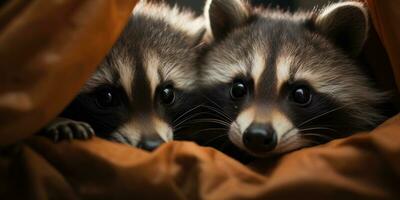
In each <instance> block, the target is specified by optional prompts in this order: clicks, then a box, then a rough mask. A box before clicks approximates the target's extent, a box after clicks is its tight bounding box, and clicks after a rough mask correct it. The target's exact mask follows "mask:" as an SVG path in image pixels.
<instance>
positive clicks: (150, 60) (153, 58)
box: [143, 51, 161, 96]
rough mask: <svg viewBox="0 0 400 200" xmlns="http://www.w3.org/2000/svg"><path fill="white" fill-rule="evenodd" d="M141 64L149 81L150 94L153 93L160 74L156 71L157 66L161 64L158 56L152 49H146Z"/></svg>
mask: <svg viewBox="0 0 400 200" xmlns="http://www.w3.org/2000/svg"><path fill="white" fill-rule="evenodd" d="M143 64H144V65H143V66H144V68H145V72H146V76H147V79H148V80H149V82H150V88H151V94H152V96H153V95H154V94H155V91H156V88H157V86H158V84H159V83H160V75H159V73H158V69H159V66H160V65H161V63H160V59H159V56H157V54H156V53H154V52H153V51H148V52H147V53H146V54H145V55H144V62H143Z"/></svg>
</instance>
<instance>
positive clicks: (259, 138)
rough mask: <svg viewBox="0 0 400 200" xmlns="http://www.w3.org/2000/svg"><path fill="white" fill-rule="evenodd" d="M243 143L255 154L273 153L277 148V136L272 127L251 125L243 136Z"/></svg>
mask: <svg viewBox="0 0 400 200" xmlns="http://www.w3.org/2000/svg"><path fill="white" fill-rule="evenodd" d="M243 143H244V146H245V147H246V148H248V149H249V150H251V151H254V152H266V151H271V150H272V149H274V148H275V147H276V144H277V136H276V133H275V130H274V128H273V127H272V126H271V125H262V124H251V125H250V126H249V127H248V128H247V129H246V131H245V132H244V134H243Z"/></svg>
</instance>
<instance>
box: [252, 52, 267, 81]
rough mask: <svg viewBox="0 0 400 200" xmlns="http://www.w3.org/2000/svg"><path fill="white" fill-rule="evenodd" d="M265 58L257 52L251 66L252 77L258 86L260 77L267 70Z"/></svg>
mask: <svg viewBox="0 0 400 200" xmlns="http://www.w3.org/2000/svg"><path fill="white" fill-rule="evenodd" d="M265 65H266V63H265V56H264V55H263V54H262V53H261V52H260V51H257V50H256V51H255V53H254V58H253V64H252V66H251V76H252V77H253V80H254V85H258V82H259V80H260V77H261V75H262V73H263V71H264V70H265Z"/></svg>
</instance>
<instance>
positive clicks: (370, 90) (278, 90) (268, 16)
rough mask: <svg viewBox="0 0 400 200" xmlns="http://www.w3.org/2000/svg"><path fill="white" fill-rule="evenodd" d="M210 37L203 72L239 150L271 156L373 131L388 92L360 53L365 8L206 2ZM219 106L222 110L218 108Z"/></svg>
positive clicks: (224, 0) (227, 0)
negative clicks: (367, 71)
mask: <svg viewBox="0 0 400 200" xmlns="http://www.w3.org/2000/svg"><path fill="white" fill-rule="evenodd" d="M207 6H208V9H206V10H208V12H207V13H206V16H207V20H208V23H209V24H208V25H207V26H208V30H209V33H210V34H209V37H211V38H212V40H213V42H214V44H213V46H212V48H211V50H210V51H209V52H207V53H206V55H205V56H204V59H203V64H202V69H201V71H202V72H201V79H202V83H203V85H204V88H205V89H206V91H209V92H207V96H208V98H209V99H211V100H212V101H211V102H212V103H211V104H210V105H214V107H215V108H214V110H216V109H218V113H220V117H219V120H220V121H221V120H223V122H222V123H221V124H226V123H228V125H227V127H226V129H227V136H228V138H229V140H230V141H231V142H232V143H233V144H234V145H235V146H237V147H239V149H242V150H244V151H245V152H247V153H248V154H250V155H252V156H255V157H266V156H271V155H277V154H282V153H286V152H289V151H293V150H296V149H299V148H303V147H307V146H312V145H317V144H321V143H325V142H328V141H330V140H332V139H335V138H340V137H345V136H348V135H350V134H352V133H355V132H358V131H364V130H368V129H370V128H372V127H374V126H376V125H377V123H379V122H380V121H381V120H382V119H383V117H382V115H381V113H380V110H379V109H377V108H376V105H377V104H379V102H382V100H383V99H384V97H385V94H384V93H383V92H380V91H378V90H377V89H375V86H373V85H371V80H370V78H369V76H367V75H366V74H365V73H364V70H363V69H362V68H361V67H360V66H359V64H358V62H357V61H356V59H355V58H356V57H357V56H358V54H359V53H360V52H361V49H362V47H363V44H364V42H365V41H366V38H367V33H368V29H369V22H368V14H367V9H366V8H365V7H364V5H363V4H362V3H359V2H351V1H350V2H340V3H334V4H330V5H328V6H326V7H325V8H323V9H321V10H314V11H311V12H300V11H299V12H295V13H289V12H284V11H281V10H276V9H270V8H260V7H258V8H254V7H251V6H250V5H249V4H247V3H246V2H245V1H242V0H213V1H208V5H207ZM221 113H222V114H221Z"/></svg>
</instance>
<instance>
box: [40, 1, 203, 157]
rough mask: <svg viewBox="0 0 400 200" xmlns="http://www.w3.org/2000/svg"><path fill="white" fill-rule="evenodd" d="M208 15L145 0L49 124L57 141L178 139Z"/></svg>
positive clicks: (147, 143) (142, 143) (151, 143)
mask: <svg viewBox="0 0 400 200" xmlns="http://www.w3.org/2000/svg"><path fill="white" fill-rule="evenodd" d="M204 33H205V26H204V19H203V18H202V17H201V16H200V17H197V16H195V15H194V14H193V13H192V12H191V11H187V10H183V9H180V8H178V7H177V6H169V5H167V4H165V3H163V2H152V1H140V2H139V3H138V4H137V5H136V7H135V8H134V10H133V11H132V17H131V18H130V19H129V21H128V24H127V25H126V27H125V29H124V30H123V32H122V34H121V36H120V38H119V39H118V41H117V42H116V43H115V44H114V46H113V47H112V49H111V51H110V52H109V53H108V55H107V56H106V57H105V59H104V60H103V62H102V63H101V64H100V66H99V67H98V69H97V71H96V72H95V73H94V74H93V75H92V76H91V78H90V80H88V81H87V82H86V84H85V85H84V87H83V88H82V90H81V91H80V93H79V94H78V96H77V97H76V98H75V100H74V101H73V102H72V103H71V104H70V105H69V106H68V107H67V108H66V109H65V110H64V111H63V113H62V114H61V115H60V118H58V119H56V121H55V122H54V123H52V124H51V125H50V126H49V127H47V128H46V130H45V134H46V135H48V136H50V137H52V138H53V139H54V140H56V141H57V140H60V139H65V138H69V139H72V138H78V139H87V138H89V137H91V136H92V135H93V134H94V133H96V135H98V136H100V137H103V138H106V139H110V140H113V141H117V142H122V143H126V144H129V145H132V146H139V147H141V148H143V149H146V150H153V149H154V148H156V147H157V146H159V145H160V144H161V143H163V142H165V141H170V140H172V138H173V129H174V127H173V124H172V122H173V119H174V117H175V116H178V114H179V113H181V112H183V111H185V109H187V106H186V105H190V104H189V103H188V102H190V100H191V98H188V97H190V96H191V95H190V93H191V91H192V90H193V89H194V88H195V85H196V83H195V78H196V76H197V69H196V66H195V65H196V63H197V59H198V53H197V51H198V50H199V48H200V47H201V41H202V38H203V35H204Z"/></svg>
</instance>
